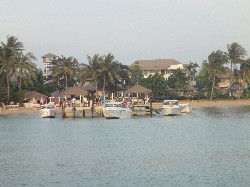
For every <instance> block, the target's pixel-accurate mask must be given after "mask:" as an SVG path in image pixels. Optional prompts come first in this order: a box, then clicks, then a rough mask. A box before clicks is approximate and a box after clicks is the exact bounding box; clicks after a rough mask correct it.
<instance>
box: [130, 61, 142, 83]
mask: <svg viewBox="0 0 250 187" xmlns="http://www.w3.org/2000/svg"><path fill="white" fill-rule="evenodd" d="M129 70H130V78H131V82H132V84H133V85H135V84H136V83H138V82H140V81H141V80H142V79H143V73H142V70H141V68H140V66H139V62H138V61H136V62H134V63H133V64H132V65H131V66H130V68H129Z"/></svg>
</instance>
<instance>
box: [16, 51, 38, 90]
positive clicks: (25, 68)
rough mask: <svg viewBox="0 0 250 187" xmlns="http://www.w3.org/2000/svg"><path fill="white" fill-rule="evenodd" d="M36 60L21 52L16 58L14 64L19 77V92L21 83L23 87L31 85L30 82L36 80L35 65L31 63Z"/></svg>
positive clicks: (31, 55)
mask: <svg viewBox="0 0 250 187" xmlns="http://www.w3.org/2000/svg"><path fill="white" fill-rule="evenodd" d="M33 60H36V57H35V56H34V55H33V54H32V53H31V52H28V53H27V54H25V55H23V53H22V52H21V53H20V54H19V56H18V61H17V64H16V67H17V75H18V77H19V86H18V87H19V90H21V89H22V82H23V84H24V85H26V86H27V85H28V84H32V82H33V81H32V80H36V71H37V67H36V64H35V63H33V62H32V61H33Z"/></svg>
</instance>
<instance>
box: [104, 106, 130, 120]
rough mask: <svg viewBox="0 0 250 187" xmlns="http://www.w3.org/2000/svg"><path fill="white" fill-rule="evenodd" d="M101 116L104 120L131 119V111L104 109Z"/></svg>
mask: <svg viewBox="0 0 250 187" xmlns="http://www.w3.org/2000/svg"><path fill="white" fill-rule="evenodd" d="M102 112H103V116H104V117H105V118H106V119H119V118H131V116H132V111H131V110H129V109H126V108H124V109H115V108H104V109H103V110H102Z"/></svg>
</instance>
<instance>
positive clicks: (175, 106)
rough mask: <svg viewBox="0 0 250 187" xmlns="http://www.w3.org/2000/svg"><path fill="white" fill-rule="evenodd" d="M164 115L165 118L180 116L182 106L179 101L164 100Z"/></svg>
mask: <svg viewBox="0 0 250 187" xmlns="http://www.w3.org/2000/svg"><path fill="white" fill-rule="evenodd" d="M162 113H163V115H164V116H176V115H179V114H180V106H179V101H178V100H164V102H163V105H162Z"/></svg>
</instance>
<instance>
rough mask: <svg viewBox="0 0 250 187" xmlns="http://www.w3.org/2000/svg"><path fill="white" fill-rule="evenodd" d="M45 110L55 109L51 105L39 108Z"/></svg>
mask: <svg viewBox="0 0 250 187" xmlns="http://www.w3.org/2000/svg"><path fill="white" fill-rule="evenodd" d="M45 108H47V109H55V106H53V105H47V106H45V105H42V106H41V109H45Z"/></svg>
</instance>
